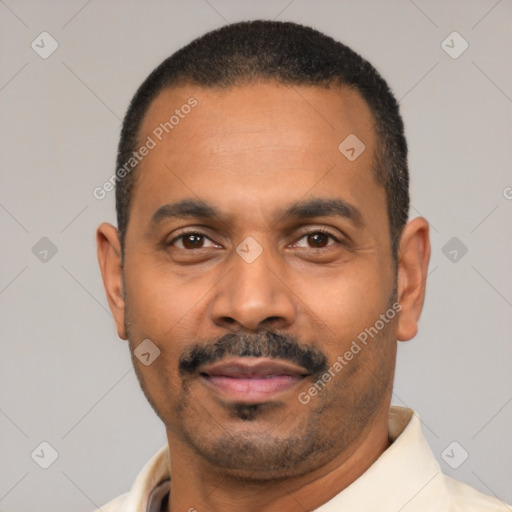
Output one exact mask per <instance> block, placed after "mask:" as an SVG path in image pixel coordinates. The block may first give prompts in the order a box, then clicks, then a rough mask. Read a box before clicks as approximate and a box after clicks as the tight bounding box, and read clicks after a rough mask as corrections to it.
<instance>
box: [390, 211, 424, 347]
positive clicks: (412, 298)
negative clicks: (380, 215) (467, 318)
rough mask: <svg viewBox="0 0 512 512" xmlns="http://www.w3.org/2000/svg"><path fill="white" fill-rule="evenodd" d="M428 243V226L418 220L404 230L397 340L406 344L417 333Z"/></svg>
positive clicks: (400, 258)
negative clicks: (400, 307)
mask: <svg viewBox="0 0 512 512" xmlns="http://www.w3.org/2000/svg"><path fill="white" fill-rule="evenodd" d="M429 260H430V240H429V226H428V222H427V221H426V220H425V219H424V218H422V217H417V218H416V219H413V220H412V221H410V222H408V223H407V225H406V226H405V227H404V230H403V233H402V237H401V240H400V248H399V251H398V300H399V302H400V304H401V306H402V309H401V311H400V316H399V320H398V330H397V337H398V339H399V340H400V341H408V340H410V339H411V338H414V336H416V333H417V332H418V320H419V318H420V315H421V311H422V309H423V303H424V300H425V291H426V282H427V272H428V263H429Z"/></svg>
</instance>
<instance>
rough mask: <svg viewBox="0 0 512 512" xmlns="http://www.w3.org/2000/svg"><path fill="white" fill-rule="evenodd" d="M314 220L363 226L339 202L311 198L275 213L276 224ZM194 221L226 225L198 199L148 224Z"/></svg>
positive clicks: (169, 207)
mask: <svg viewBox="0 0 512 512" xmlns="http://www.w3.org/2000/svg"><path fill="white" fill-rule="evenodd" d="M315 217H340V218H342V219H346V220H349V221H351V222H352V223H353V224H355V225H356V226H360V225H362V224H363V217H362V214H361V212H360V211H359V210H358V209H357V208H356V207H355V206H353V205H351V204H349V203H347V202H346V201H344V200H343V199H340V198H314V199H309V200H302V201H298V202H295V203H292V204H291V205H288V206H286V207H283V208H278V209H277V210H275V211H274V218H275V220H276V222H283V221H287V220H290V219H312V218H315ZM186 218H197V219H204V220H215V221H219V222H225V221H226V216H225V215H224V214H223V213H222V211H221V210H219V209H218V208H217V207H216V206H214V205H212V204H209V203H207V202H205V201H201V200H197V199H183V200H181V201H178V202H176V203H169V204H165V205H163V206H161V207H160V208H158V210H156V212H155V213H154V214H153V216H152V217H151V220H150V229H152V228H156V227H157V226H158V225H159V224H161V223H162V222H163V221H165V220H168V219H186Z"/></svg>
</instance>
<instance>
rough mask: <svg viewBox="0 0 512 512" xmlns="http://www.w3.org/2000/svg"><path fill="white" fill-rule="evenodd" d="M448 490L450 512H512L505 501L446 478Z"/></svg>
mask: <svg viewBox="0 0 512 512" xmlns="http://www.w3.org/2000/svg"><path fill="white" fill-rule="evenodd" d="M445 484H446V490H447V491H448V495H449V499H450V512H462V511H464V512H510V510H511V508H510V507H509V506H508V505H507V504H506V503H505V502H503V501H501V500H499V499H498V498H494V497H492V496H487V495H486V494H482V493H481V492H479V491H477V490H476V489H474V488H473V487H471V486H469V485H467V484H465V483H463V482H459V481H457V480H453V479H452V478H450V477H448V476H445Z"/></svg>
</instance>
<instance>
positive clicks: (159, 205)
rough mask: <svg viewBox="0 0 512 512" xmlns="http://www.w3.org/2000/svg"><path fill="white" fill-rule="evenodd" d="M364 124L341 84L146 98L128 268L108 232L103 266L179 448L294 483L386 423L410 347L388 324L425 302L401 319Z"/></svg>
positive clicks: (400, 286) (125, 334)
mask: <svg viewBox="0 0 512 512" xmlns="http://www.w3.org/2000/svg"><path fill="white" fill-rule="evenodd" d="M192 97H193V98H194V100H190V98H192ZM194 102H197V103H196V104H195V106H193V107H191V108H190V109H187V108H183V105H187V104H189V105H191V104H192V103H194ZM176 110H178V111H179V113H180V115H179V121H178V122H177V123H175V124H174V122H175V121H176V120H173V126H172V129H169V127H168V126H167V128H168V131H169V133H166V131H165V130H162V125H161V123H165V122H166V121H168V120H169V118H170V116H171V115H172V114H173V113H174V112H175V111H176ZM185 111H186V112H188V113H185ZM373 124H374V121H373V117H372V114H371V112H370V110H369V108H368V106H367V104H366V103H365V101H364V100H363V99H362V98H361V96H360V95H359V94H358V93H357V92H355V91H353V90H350V89H347V88H343V89H340V88H331V89H326V88H320V87H298V86H294V87H285V86H282V85H275V84H270V83H265V84H256V85H247V86H240V87H235V88H231V89H226V90H221V91H217V90H212V89H203V88H199V87H193V86H187V87H180V88H174V89H169V90H165V91H163V92H162V93H161V94H160V95H159V96H158V97H157V99H156V100H155V101H154V102H153V103H152V105H151V107H150V109H149V111H148V113H147V115H146V117H145V119H144V121H143V123H142V126H141V130H140V134H139V135H140V136H139V139H140V145H142V144H144V143H146V142H147V141H148V140H149V139H148V137H150V138H151V139H152V140H153V141H154V142H155V145H154V147H152V149H151V150H150V151H149V152H148V154H147V155H146V156H145V157H144V158H143V159H142V161H141V162H140V163H139V167H138V169H137V181H136V185H135V188H134V195H133V198H132V203H131V207H130V208H131V210H130V220H129V225H128V230H127V234H126V248H125V260H124V265H123V266H122V267H121V263H120V257H119V255H120V249H119V245H118V241H117V238H116V234H115V232H114V231H112V230H113V228H112V227H111V226H110V228H108V227H106V226H104V227H103V228H101V227H100V230H99V237H100V238H102V241H100V250H99V253H100V254H101V255H103V256H100V262H101V261H103V263H102V270H103V275H104V279H105V286H106V288H107V294H108V295H109V301H110V304H111V308H112V311H113V313H114V316H115V318H116V322H117V324H118V333H119V335H120V337H121V338H123V339H128V340H129V343H130V348H131V351H132V355H133V351H134V350H135V349H136V348H137V347H138V346H139V344H140V343H141V342H143V340H150V341H151V344H149V345H146V346H147V347H150V348H149V349H147V350H146V352H147V353H149V354H150V355H149V356H148V355H146V356H145V357H146V361H145V362H146V363H148V362H149V361H152V362H151V363H150V364H147V365H146V364H143V362H141V361H140V360H139V359H138V358H137V357H135V356H134V357H133V363H134V366H135V369H136V372H137V375H138V378H139V380H140V383H141V386H142V389H143V391H144V393H145V395H146V397H147V399H148V400H149V402H150V403H151V405H152V407H153V408H154V410H155V411H156V413H157V414H158V415H159V417H160V418H161V419H162V421H163V422H164V423H165V426H166V429H167V435H168V439H169V444H170V445H174V446H176V452H175V453H188V454H189V455H190V457H192V458H193V459H194V460H197V461H201V462H202V463H204V464H206V465H211V466H216V467H221V468H223V470H225V471H229V472H232V473H234V474H237V475H240V476H244V475H250V476H251V478H262V479H264V478H275V477H276V475H279V476H283V475H293V474H301V473H305V472H307V471H311V470H312V469H314V468H315V467H319V466H320V465H322V464H326V463H328V462H329V461H331V460H332V459H333V458H334V457H343V454H347V456H348V453H349V452H350V451H351V450H353V447H354V445H355V443H357V442H358V440H359V438H360V437H361V436H362V435H363V432H368V428H369V426H371V425H372V422H374V420H375V418H376V417H377V416H379V415H381V413H382V411H384V410H387V408H388V406H389V400H390V395H391V386H392V381H393V373H394V364H395V354H396V340H397V338H399V337H400V335H401V336H402V338H407V337H411V336H410V332H411V329H412V328H411V327H408V326H407V325H409V324H407V325H405V323H403V325H402V326H401V325H400V321H402V322H405V321H404V320H399V317H400V315H405V316H403V318H407V315H409V316H411V317H414V316H416V317H417V316H418V315H419V312H418V311H417V309H418V308H417V303H418V301H420V302H421V300H422V297H420V298H419V299H416V301H415V304H416V306H415V307H416V313H417V314H416V313H415V314H412V315H411V313H410V311H411V309H414V308H413V307H412V306H411V307H409V305H408V304H409V302H408V297H407V293H406V292H407V290H408V289H409V288H411V287H413V286H412V285H411V284H410V283H409V284H408V280H407V276H408V275H409V274H407V272H404V273H403V274H404V275H398V276H397V273H396V268H395V264H394V261H393V258H392V254H391V241H390V232H389V222H388V216H387V205H386V196H385V191H384V188H383V187H382V186H381V185H380V184H379V183H378V182H377V181H376V179H375V177H374V174H373V165H374V154H375V148H376V145H377V140H376V136H375V134H374V130H373ZM159 127H160V129H158V128H159ZM348 136H350V137H352V138H351V139H348V140H349V141H351V144H348V147H346V146H343V145H342V150H340V149H339V146H340V143H342V141H344V140H345V139H346V138H347V137H348ZM354 136H356V137H357V139H359V141H360V142H357V139H354ZM354 141H356V142H354ZM362 144H364V150H363V151H362V152H361V149H362V148H363V146H362ZM351 147H353V148H354V151H352V150H351V149H350V148H351ZM343 148H345V149H343ZM359 153H360V154H359ZM354 156H356V158H354ZM349 157H350V158H349ZM109 229H110V231H109ZM416 231H417V230H416ZM416 245H417V244H416ZM102 248H103V249H102ZM409 252H411V251H409ZM416 252H418V251H416ZM108 254H109V255H110V256H108ZM403 254H406V252H403ZM418 254H419V253H418ZM418 258H421V255H420V256H417V257H416V259H418ZM413 259H414V258H413ZM107 260H108V261H107ZM423 260H425V256H423ZM399 267H400V265H399ZM399 272H401V270H399ZM418 280H419V278H418ZM420 295H421V293H420ZM398 301H400V302H402V301H403V304H399V302H398ZM400 309H404V311H400V313H399V310H400ZM420 309H421V306H420ZM400 329H402V331H400ZM146 343H148V342H146ZM158 351H159V354H158ZM154 355H158V357H156V358H155V359H154V360H152V359H153V357H154ZM171 453H172V450H171Z"/></svg>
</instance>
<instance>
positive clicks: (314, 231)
mask: <svg viewBox="0 0 512 512" xmlns="http://www.w3.org/2000/svg"><path fill="white" fill-rule="evenodd" d="M317 233H322V234H323V235H327V236H329V237H331V238H332V239H333V240H334V241H335V242H336V243H338V244H342V243H343V242H342V241H341V240H340V239H339V238H338V237H337V236H336V235H335V234H334V233H331V231H329V230H327V229H324V228H318V229H315V230H312V231H309V232H307V233H303V234H302V235H301V237H300V238H299V239H298V240H297V242H298V241H299V240H302V239H303V238H304V237H306V236H310V235H316V234H317ZM190 235H197V236H201V237H204V238H207V239H208V240H210V241H212V240H211V239H210V238H209V237H208V235H206V234H204V233H201V232H200V231H186V232H185V233H181V235H179V236H177V237H175V238H173V239H172V240H171V241H170V242H169V243H166V244H165V246H166V247H171V246H172V245H173V244H174V243H175V242H176V241H177V240H180V239H183V238H186V237H187V236H190ZM297 242H295V243H297ZM328 247H331V245H328V246H327V247H309V250H312V251H314V250H322V249H327V248H328ZM177 249H179V250H180V251H187V252H192V251H198V250H200V249H203V247H200V248H199V249H182V248H181V247H178V248H177Z"/></svg>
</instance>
